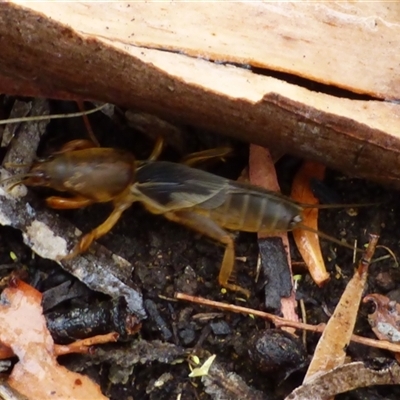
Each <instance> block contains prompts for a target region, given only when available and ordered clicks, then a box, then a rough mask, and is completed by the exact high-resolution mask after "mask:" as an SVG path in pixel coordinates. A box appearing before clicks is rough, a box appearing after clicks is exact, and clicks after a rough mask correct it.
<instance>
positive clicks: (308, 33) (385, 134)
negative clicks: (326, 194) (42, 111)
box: [0, 2, 400, 188]
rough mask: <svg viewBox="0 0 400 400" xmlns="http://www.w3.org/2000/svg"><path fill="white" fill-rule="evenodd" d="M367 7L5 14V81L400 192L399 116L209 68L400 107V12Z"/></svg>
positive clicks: (81, 6) (246, 5)
mask: <svg viewBox="0 0 400 400" xmlns="http://www.w3.org/2000/svg"><path fill="white" fill-rule="evenodd" d="M361 3H362V2H348V3H340V4H334V3H324V4H312V5H311V4H304V3H300V4H296V3H291V4H285V3H271V4H270V3H259V2H257V3H253V2H242V3H229V4H228V3H225V2H215V3H207V5H204V4H200V3H192V2H190V3H183V2H168V3H167V2H160V3H145V4H141V3H135V2H131V3H125V2H124V3H109V4H107V6H105V5H104V4H99V3H98V4H96V3H78V2H73V3H40V2H25V3H22V4H21V5H19V4H16V3H13V2H8V3H2V4H1V5H0V7H1V8H0V48H1V49H2V51H1V52H0V70H1V71H2V75H3V76H4V77H6V78H7V79H8V81H7V82H8V85H7V86H6V87H7V88H8V89H9V88H10V81H11V86H12V82H18V81H22V82H24V81H25V82H27V84H28V87H29V88H32V87H36V88H37V89H38V91H39V92H40V93H42V94H43V95H46V96H49V97H57V95H58V94H63V95H65V93H66V92H69V93H71V97H76V96H80V97H81V98H87V99H96V100H103V101H108V102H111V103H116V104H118V105H121V106H125V107H128V108H139V109H141V110H143V111H146V112H150V113H154V114H157V115H159V116H161V117H164V118H167V119H169V120H174V119H179V120H180V121H182V122H184V123H190V124H195V125H197V126H200V127H203V128H207V129H210V130H213V131H216V132H219V133H222V134H226V135H230V136H233V137H236V138H239V139H242V140H246V141H249V142H253V143H256V144H260V145H264V146H270V147H273V148H276V149H278V150H283V151H285V152H288V153H292V154H297V155H300V156H303V157H306V158H310V159H314V160H318V161H320V162H323V163H324V164H326V165H328V166H330V167H333V168H336V169H340V170H342V171H344V172H346V173H348V174H352V175H355V176H360V177H365V178H368V179H372V180H375V181H378V182H381V183H384V184H391V185H393V186H395V187H397V188H400V156H399V153H400V137H399V135H400V134H399V132H400V118H399V117H400V105H399V104H396V103H395V102H393V103H390V102H388V101H381V100H351V99H348V98H340V97H335V96H331V95H328V94H325V93H319V92H313V91H311V90H308V89H305V88H302V87H299V86H296V85H293V84H289V83H286V82H284V81H282V80H278V79H275V78H272V77H270V76H264V75H260V74H257V73H255V72H252V71H251V70H249V69H248V68H247V67H246V65H245V66H243V67H240V66H238V67H235V66H231V65H222V64H218V63H214V62H210V61H208V60H207V57H212V58H215V59H216V60H225V61H226V60H228V61H234V62H243V63H246V64H251V65H252V66H256V67H265V68H271V69H275V70H277V71H285V72H290V73H292V74H294V75H298V76H306V77H308V78H310V79H313V80H315V81H317V82H325V83H330V84H333V85H335V86H338V87H344V88H349V89H351V90H352V91H354V92H357V93H368V94H371V95H373V96H375V97H377V98H380V99H396V98H399V93H398V91H399V90H400V89H399V88H400V85H398V76H397V66H398V65H399V62H400V60H399V57H400V55H399V54H398V52H397V49H398V47H399V46H398V44H399V40H400V39H399V38H400V28H399V25H398V24H396V23H395V21H396V19H395V17H396V15H398V14H399V12H400V5H399V4H397V3H391V4H390V5H388V4H386V3H385V4H383V3H371V4H369V3H368V4H366V3H362V4H361ZM200 10H201V12H200ZM243 16H245V18H244V17H243ZM296 24H297V25H296ZM350 38H351V40H350ZM210 49H212V50H210ZM165 50H168V51H165ZM182 53H186V54H187V55H185V54H182ZM189 55H190V56H189ZM303 56H304V57H303ZM196 57H197V58H196ZM199 57H203V58H204V59H201V58H199ZM16 84H17V83H15V85H16ZM20 87H21V86H20ZM1 91H3V89H2V86H1V81H0V92H1ZM20 94H22V93H20ZM52 94H53V96H51V95H52Z"/></svg>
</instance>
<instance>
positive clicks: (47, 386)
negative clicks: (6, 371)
mask: <svg viewBox="0 0 400 400" xmlns="http://www.w3.org/2000/svg"><path fill="white" fill-rule="evenodd" d="M10 285H11V286H10V287H9V288H7V289H5V290H4V291H3V292H2V295H1V304H0V323H1V327H2V329H1V331H0V341H1V342H2V343H3V344H5V345H6V346H9V347H10V348H11V349H12V350H13V352H14V353H15V354H16V355H17V357H18V359H19V362H18V363H17V364H16V365H15V366H14V368H13V370H12V372H11V375H10V377H9V379H8V383H9V384H10V386H11V387H12V388H13V389H15V390H17V391H18V392H19V393H21V394H22V395H24V396H26V397H28V398H29V399H30V400H34V399H37V400H46V399H55V398H58V399H78V398H91V399H106V397H105V396H103V394H102V393H101V391H100V387H99V386H98V385H96V384H95V383H94V382H92V381H91V380H90V379H89V378H87V377H85V376H83V375H80V374H77V373H74V372H71V371H69V370H68V369H66V368H65V367H62V366H61V365H59V364H58V363H57V361H56V356H57V354H56V352H55V349H54V342H53V339H52V337H51V335H50V332H49V331H48V330H47V328H46V321H45V319H44V317H43V314H42V309H41V305H40V303H41V297H42V296H41V294H40V293H39V292H38V291H37V290H35V289H34V288H32V287H31V286H29V285H27V284H25V283H23V282H22V281H19V280H16V279H12V280H11V282H10Z"/></svg>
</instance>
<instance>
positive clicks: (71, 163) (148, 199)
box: [23, 146, 334, 296]
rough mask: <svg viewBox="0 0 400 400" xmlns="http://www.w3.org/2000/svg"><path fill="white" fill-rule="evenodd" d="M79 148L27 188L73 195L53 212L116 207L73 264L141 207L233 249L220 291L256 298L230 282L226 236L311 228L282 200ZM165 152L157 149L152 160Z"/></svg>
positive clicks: (57, 202)
mask: <svg viewBox="0 0 400 400" xmlns="http://www.w3.org/2000/svg"><path fill="white" fill-rule="evenodd" d="M71 147H72V148H73V146H67V150H66V151H65V152H63V151H61V152H59V153H56V154H55V155H54V156H52V157H51V158H49V159H47V160H39V161H38V162H36V163H35V164H34V165H33V167H32V168H31V170H30V172H29V173H28V174H27V175H26V178H25V179H24V180H23V183H25V184H27V185H29V186H47V187H51V188H53V189H56V190H58V191H60V192H68V193H70V194H72V195H73V197H69V198H68V197H57V196H52V197H49V198H47V199H46V202H47V204H48V205H49V206H50V207H52V208H57V209H69V208H80V207H84V206H87V205H90V204H93V203H95V202H112V203H113V205H114V209H113V211H112V213H111V214H110V216H109V217H108V218H107V220H106V221H104V222H103V223H102V224H101V225H100V226H98V227H97V228H95V229H94V230H93V231H91V232H90V233H88V234H86V235H84V236H83V237H82V238H81V240H80V242H79V243H78V245H77V246H76V247H75V249H74V250H73V251H72V252H71V253H70V255H68V256H67V257H68V258H72V257H74V256H76V255H78V254H80V253H82V252H84V251H86V250H87V249H88V248H89V246H90V244H91V243H92V242H93V240H96V239H97V238H99V237H101V236H103V235H105V234H106V233H107V232H108V231H109V230H110V229H111V228H112V227H113V226H114V225H115V224H116V222H117V221H118V220H119V218H120V217H121V215H122V213H123V212H124V211H125V210H126V209H127V208H129V207H130V206H131V204H132V203H133V202H135V201H139V202H141V203H143V205H144V206H145V207H146V208H147V209H148V210H149V211H150V212H152V213H154V214H162V215H164V216H165V217H166V218H168V219H169V220H171V221H174V222H177V223H180V224H183V225H185V226H187V227H188V228H191V229H193V230H195V231H197V232H200V233H202V234H204V235H206V236H208V237H210V238H212V239H214V240H216V241H218V242H220V243H222V244H223V245H225V253H224V258H223V261H222V266H221V270H220V274H219V283H220V284H221V286H224V287H226V288H229V289H231V290H237V291H241V292H242V293H244V294H245V295H247V296H248V295H249V292H248V291H247V290H246V289H243V288H241V287H240V286H238V285H235V284H232V283H229V282H228V281H229V278H230V276H231V273H232V271H233V267H234V264H235V251H234V241H233V238H232V236H231V235H230V234H229V233H228V232H227V231H226V230H225V229H229V230H238V231H247V232H269V233H271V232H278V231H289V230H292V229H294V228H298V227H301V228H303V226H302V225H301V221H302V218H301V214H302V211H303V210H304V207H305V206H303V205H301V204H298V203H296V202H294V201H292V200H291V199H290V198H287V197H285V196H282V195H279V194H276V193H275V192H271V191H268V190H265V189H263V188H259V187H256V186H253V185H250V184H244V183H239V182H236V181H231V180H229V179H225V178H223V177H220V176H216V175H213V174H211V173H208V172H205V171H202V170H199V169H195V168H191V167H189V166H187V165H184V164H176V163H171V162H166V161H135V159H134V157H133V155H131V154H130V153H128V152H125V151H123V150H116V149H110V148H86V149H85V150H71ZM159 151H160V148H157V147H156V150H155V151H153V155H152V156H151V159H154V155H155V154H157V153H158V152H159ZM305 228H306V227H305ZM324 237H326V235H324ZM333 240H334V239H333Z"/></svg>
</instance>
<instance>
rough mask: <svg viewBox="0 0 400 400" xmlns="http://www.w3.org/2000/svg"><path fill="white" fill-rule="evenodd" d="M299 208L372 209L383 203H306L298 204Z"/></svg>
mask: <svg viewBox="0 0 400 400" xmlns="http://www.w3.org/2000/svg"><path fill="white" fill-rule="evenodd" d="M297 204H298V205H299V206H301V207H303V208H318V209H319V210H326V209H330V208H358V207H372V206H379V205H381V204H382V202H376V203H354V204H353V203H350V204H305V203H297Z"/></svg>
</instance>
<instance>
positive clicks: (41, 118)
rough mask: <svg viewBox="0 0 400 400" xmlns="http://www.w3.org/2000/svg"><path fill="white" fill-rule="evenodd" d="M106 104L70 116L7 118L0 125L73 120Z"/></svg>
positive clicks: (98, 109) (0, 121)
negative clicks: (49, 120)
mask: <svg viewBox="0 0 400 400" xmlns="http://www.w3.org/2000/svg"><path fill="white" fill-rule="evenodd" d="M105 106H106V104H103V105H101V106H99V107H96V108H93V109H91V110H88V111H81V112H76V113H70V114H53V115H33V116H31V117H21V118H9V119H3V120H0V125H7V124H16V123H19V122H29V121H45V120H47V119H61V118H75V117H81V116H82V115H88V114H92V113H95V112H97V111H100V110H101V109H102V108H103V107H105Z"/></svg>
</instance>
